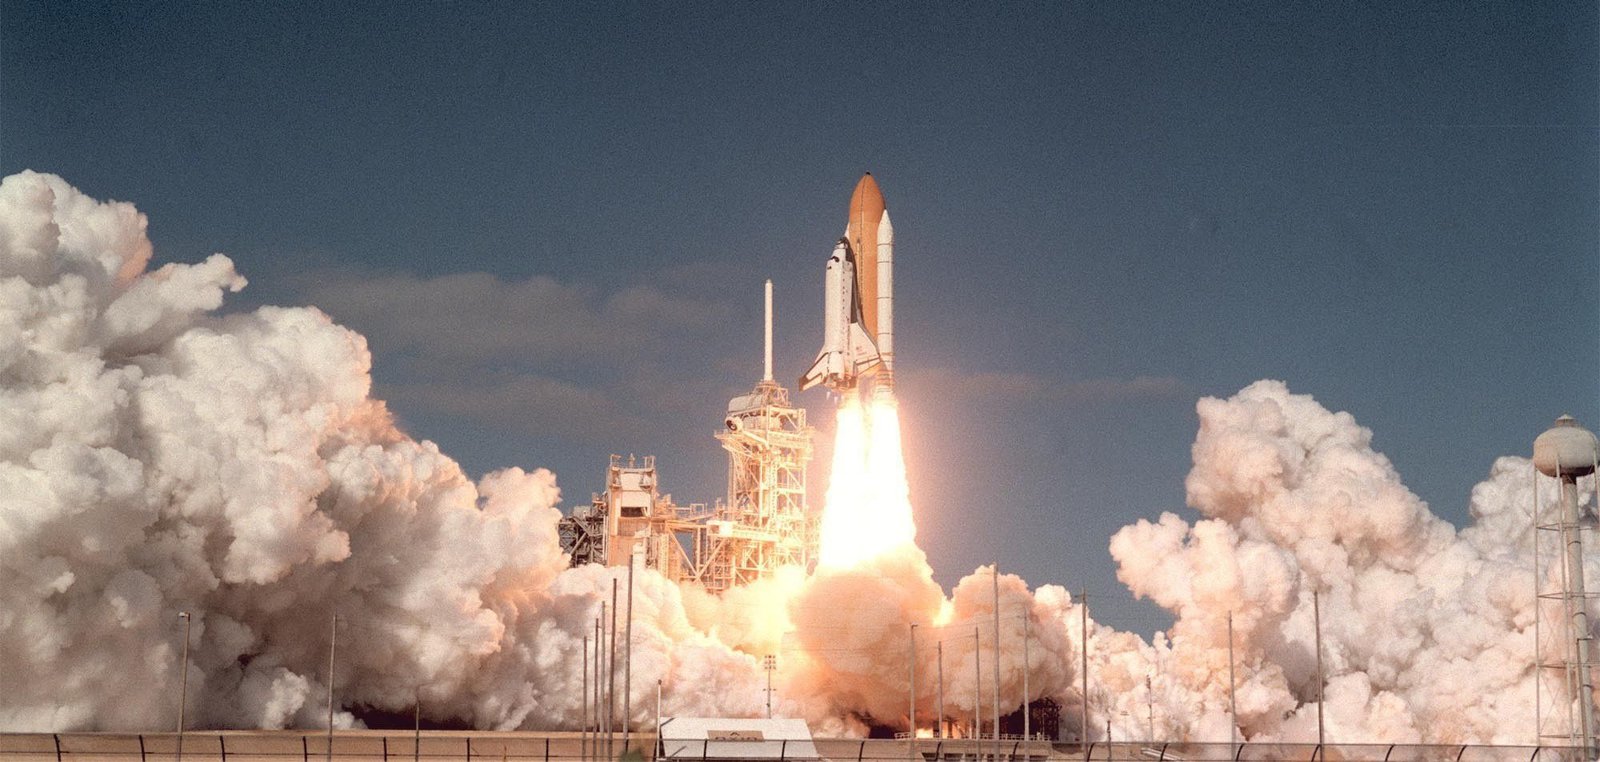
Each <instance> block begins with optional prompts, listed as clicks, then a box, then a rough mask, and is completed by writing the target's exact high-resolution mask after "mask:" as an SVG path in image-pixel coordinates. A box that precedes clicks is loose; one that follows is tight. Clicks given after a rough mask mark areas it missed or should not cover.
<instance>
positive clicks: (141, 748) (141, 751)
mask: <svg viewBox="0 0 1600 762" xmlns="http://www.w3.org/2000/svg"><path fill="white" fill-rule="evenodd" d="M1534 753H1536V754H1537V753H1538V752H1534ZM139 762H144V734H143V733H140V734H139Z"/></svg>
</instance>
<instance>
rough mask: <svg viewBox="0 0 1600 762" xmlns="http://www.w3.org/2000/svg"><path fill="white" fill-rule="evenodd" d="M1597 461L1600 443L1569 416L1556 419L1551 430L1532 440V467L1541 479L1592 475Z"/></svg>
mask: <svg viewBox="0 0 1600 762" xmlns="http://www.w3.org/2000/svg"><path fill="white" fill-rule="evenodd" d="M1597 459H1600V440H1596V439H1595V436H1594V433H1593V432H1591V431H1589V430H1588V429H1585V428H1584V427H1582V426H1579V425H1578V422H1577V421H1576V420H1574V419H1573V418H1572V416H1570V415H1563V416H1561V417H1560V418H1557V419H1556V423H1555V425H1554V426H1551V427H1550V428H1549V430H1547V431H1545V433H1543V434H1540V435H1539V437H1538V438H1537V439H1535V440H1533V465H1534V467H1535V468H1537V469H1539V473H1541V474H1544V475H1545V476H1556V477H1563V476H1565V477H1579V476H1587V475H1588V474H1592V473H1594V467H1595V461H1596V460H1597Z"/></svg>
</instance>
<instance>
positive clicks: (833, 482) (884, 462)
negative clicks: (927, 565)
mask: <svg viewBox="0 0 1600 762" xmlns="http://www.w3.org/2000/svg"><path fill="white" fill-rule="evenodd" d="M916 536H917V527H916V523H915V522H914V521H913V519H912V518H911V489H910V485H908V484H907V483H906V463H905V456H904V454H903V452H902V451H901V448H900V415H899V412H898V410H897V409H896V405H895V401H894V399H893V398H890V397H886V396H877V395H875V396H874V397H873V400H872V403H871V411H870V413H869V412H868V410H866V409H865V408H864V407H863V406H862V404H861V402H860V401H859V400H857V399H855V398H854V397H846V398H845V399H844V401H843V402H842V403H840V405H839V412H838V425H837V427H836V428H835V433H834V444H833V473H832V474H830V475H829V481H828V495H827V504H826V506H825V507H824V508H823V510H822V527H821V548H820V558H819V559H818V565H819V566H822V567H827V568H834V569H844V568H849V567H852V566H856V565H859V564H861V563H863V562H865V561H868V560H871V559H873V558H876V557H877V556H880V555H883V554H884V553H886V552H888V551H890V550H894V549H896V548H899V547H901V546H904V545H911V544H913V543H914V542H915V541H916Z"/></svg>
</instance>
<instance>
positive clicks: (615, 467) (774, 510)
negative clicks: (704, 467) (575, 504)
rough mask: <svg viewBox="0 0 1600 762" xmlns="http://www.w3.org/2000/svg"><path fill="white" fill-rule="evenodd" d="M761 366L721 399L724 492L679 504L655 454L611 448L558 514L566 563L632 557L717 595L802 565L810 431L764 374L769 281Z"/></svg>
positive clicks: (808, 557) (807, 532) (810, 552)
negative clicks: (584, 501)
mask: <svg viewBox="0 0 1600 762" xmlns="http://www.w3.org/2000/svg"><path fill="white" fill-rule="evenodd" d="M765 347H766V354H765V365H764V371H765V372H764V373H763V375H762V378H761V380H760V381H759V382H757V383H756V385H755V388H754V389H752V390H751V391H750V393H748V394H743V395H740V396H737V397H734V398H733V399H732V400H729V402H728V408H727V415H726V417H725V418H724V419H723V427H722V430H721V431H719V432H718V433H717V435H716V437H717V439H718V440H719V441H720V442H721V443H722V448H723V449H724V450H725V451H727V453H728V492H727V496H726V498H725V499H721V500H718V501H716V503H714V504H713V505H712V506H711V507H709V508H708V507H707V506H706V505H705V504H704V503H691V504H689V505H687V506H680V505H678V504H676V503H674V502H673V500H672V496H671V495H668V494H663V493H661V491H660V475H659V473H658V472H657V470H656V461H655V457H654V456H645V458H644V459H643V462H642V464H641V463H640V461H639V460H638V459H637V458H634V457H633V456H629V457H628V459H627V462H626V464H624V462H623V460H622V458H621V456H618V455H612V456H611V463H610V466H609V467H608V469H607V471H606V490H605V492H603V493H598V494H595V495H594V497H593V499H592V501H591V503H590V505H589V506H587V507H585V508H580V509H577V510H575V511H573V513H572V515H570V516H565V517H562V519H561V523H560V527H559V532H560V538H561V549H562V550H563V551H564V552H566V553H567V554H568V555H569V556H570V557H571V559H572V564H573V565H574V566H577V565H580V564H587V563H598V564H604V565H606V566H627V565H629V564H630V563H633V562H635V561H634V559H636V558H637V562H638V563H641V565H642V566H644V567H645V568H649V569H655V570H656V571H658V572H660V573H661V574H662V575H664V576H666V577H667V578H668V579H671V580H673V581H675V582H679V583H684V582H692V583H696V584H699V585H702V586H704V587H705V588H706V589H707V590H711V591H715V592H720V591H723V590H727V589H729V588H732V587H736V586H740V585H747V584H750V583H752V582H755V581H757V580H760V579H764V578H768V577H771V576H773V575H775V574H776V573H777V572H778V570H779V569H781V568H784V567H787V566H795V567H800V568H802V569H804V570H807V571H809V570H810V569H811V568H812V567H813V566H814V564H815V560H816V556H817V551H816V548H817V517H816V516H815V515H814V514H813V513H812V512H811V511H810V509H809V508H808V506H807V503H806V468H807V464H808V463H809V462H810V460H811V455H812V441H811V439H812V434H813V430H812V428H811V427H810V426H809V425H807V423H806V411H805V410H804V409H803V408H800V407H797V406H795V405H794V404H792V403H791V402H790V400H789V390H788V389H785V388H784V387H783V386H781V385H779V384H778V383H777V382H776V381H775V380H773V376H772V281H767V283H766V323H765Z"/></svg>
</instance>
